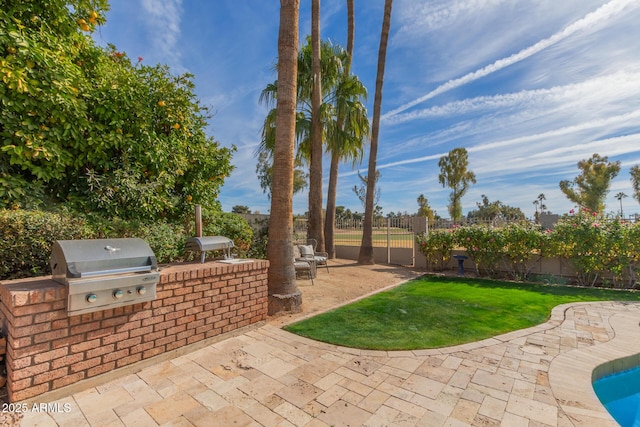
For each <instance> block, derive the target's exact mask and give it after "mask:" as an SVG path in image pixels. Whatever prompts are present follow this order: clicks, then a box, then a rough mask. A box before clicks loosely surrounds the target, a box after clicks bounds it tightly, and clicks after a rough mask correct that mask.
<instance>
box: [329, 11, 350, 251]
mask: <svg viewBox="0 0 640 427" xmlns="http://www.w3.org/2000/svg"><path fill="white" fill-rule="evenodd" d="M354 10H355V8H354V4H353V0H347V53H348V54H349V58H348V59H347V62H346V63H345V65H344V75H345V76H349V74H351V62H352V60H353V41H354V39H355V12H354ZM337 126H338V129H342V127H343V126H344V123H343V118H342V117H338V124H337ZM339 164H340V154H339V153H338V152H333V151H332V152H331V166H330V167H329V187H328V189H327V209H326V211H325V212H326V217H325V223H324V239H325V251H326V252H327V255H328V258H329V259H334V258H335V257H336V244H335V223H336V197H337V191H338V165H339Z"/></svg>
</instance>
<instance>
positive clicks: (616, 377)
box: [593, 366, 640, 427]
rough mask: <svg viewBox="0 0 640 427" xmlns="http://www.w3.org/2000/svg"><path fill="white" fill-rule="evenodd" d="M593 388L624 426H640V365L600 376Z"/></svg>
mask: <svg viewBox="0 0 640 427" xmlns="http://www.w3.org/2000/svg"><path fill="white" fill-rule="evenodd" d="M593 390H594V391H595V392H596V395H597V396H598V398H599V399H600V402H602V404H603V405H604V407H605V408H607V411H609V413H610V414H611V416H612V417H613V418H614V419H615V420H616V421H617V422H618V424H620V425H621V426H622V427H640V366H638V367H636V368H633V369H629V370H627V371H622V372H617V373H615V374H611V375H607V376H606V377H603V378H600V379H599V380H597V381H595V382H594V383H593Z"/></svg>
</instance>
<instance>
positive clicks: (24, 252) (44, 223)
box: [0, 210, 92, 280]
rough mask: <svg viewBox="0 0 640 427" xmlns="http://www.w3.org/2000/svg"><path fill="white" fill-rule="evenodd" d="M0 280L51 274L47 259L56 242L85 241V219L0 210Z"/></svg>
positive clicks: (88, 231)
mask: <svg viewBox="0 0 640 427" xmlns="http://www.w3.org/2000/svg"><path fill="white" fill-rule="evenodd" d="M0 232H1V235H2V239H1V240H0V279H2V280H6V279H18V278H22V277H30V276H40V275H45V274H50V273H51V268H50V266H49V257H50V255H51V248H52V246H53V242H54V241H56V240H68V239H85V238H89V237H91V234H92V233H91V231H90V230H89V229H88V227H87V223H86V221H85V220H84V219H82V218H79V217H77V216H73V215H70V214H66V213H52V212H43V211H25V210H0Z"/></svg>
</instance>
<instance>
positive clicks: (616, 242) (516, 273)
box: [417, 209, 640, 288]
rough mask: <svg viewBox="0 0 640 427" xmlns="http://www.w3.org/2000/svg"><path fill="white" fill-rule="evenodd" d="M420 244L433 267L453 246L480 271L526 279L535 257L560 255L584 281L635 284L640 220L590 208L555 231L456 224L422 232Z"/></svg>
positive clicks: (639, 263)
mask: <svg viewBox="0 0 640 427" xmlns="http://www.w3.org/2000/svg"><path fill="white" fill-rule="evenodd" d="M417 243H418V248H419V249H420V251H421V252H422V254H423V255H425V257H426V258H427V261H428V262H429V263H430V264H431V267H437V266H444V263H445V262H446V261H448V260H449V259H450V258H451V252H452V251H453V249H456V248H457V249H463V250H465V251H466V253H467V255H468V256H469V258H470V259H471V260H473V261H474V264H475V266H476V272H477V274H478V275H484V276H489V277H493V276H497V275H499V274H501V272H505V271H506V272H507V274H508V275H509V276H510V278H512V279H516V280H526V279H528V278H529V275H530V272H531V268H532V267H533V264H534V263H533V261H534V260H536V259H538V258H539V257H559V258H561V259H564V260H566V261H568V262H569V263H571V265H572V266H573V268H574V270H575V272H576V277H575V279H576V282H577V283H578V284H579V285H581V286H606V287H616V288H634V287H637V272H638V270H639V269H640V222H628V221H624V220H622V219H620V218H619V217H616V216H613V215H603V214H600V213H597V212H592V211H589V210H587V209H581V210H579V211H577V212H576V211H571V212H570V213H569V214H567V215H564V216H563V217H562V218H561V219H560V220H559V221H558V223H557V224H556V225H555V226H554V228H553V230H544V229H542V228H540V227H539V226H537V225H533V224H530V223H525V222H523V223H519V224H509V225H507V226H505V227H487V226H482V225H470V226H456V227H453V228H451V229H448V230H434V231H430V232H429V233H428V234H423V235H419V236H418V237H417Z"/></svg>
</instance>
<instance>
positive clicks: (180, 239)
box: [0, 210, 253, 280]
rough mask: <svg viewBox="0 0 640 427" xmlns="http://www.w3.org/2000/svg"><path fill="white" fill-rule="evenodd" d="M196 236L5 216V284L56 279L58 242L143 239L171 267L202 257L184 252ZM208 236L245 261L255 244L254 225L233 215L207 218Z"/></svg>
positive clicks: (59, 217) (0, 227)
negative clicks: (223, 240)
mask: <svg viewBox="0 0 640 427" xmlns="http://www.w3.org/2000/svg"><path fill="white" fill-rule="evenodd" d="M192 234H193V227H192V226H191V225H189V226H185V224H174V223H169V222H162V221H157V222H154V223H145V222H141V221H125V220H122V219H118V218H104V217H101V216H99V215H86V216H79V215H77V214H75V213H70V212H45V211H39V210H0V236H1V237H2V238H1V239H0V280H9V279H18V278H23V277H33V276H42V275H48V274H51V269H50V266H49V256H50V255H51V248H52V246H53V242H55V241H56V240H74V239H98V238H121V237H139V238H141V239H144V240H145V241H147V243H149V246H150V247H151V249H152V250H153V252H154V254H155V255H156V258H157V259H158V263H160V264H166V263H175V262H182V261H190V260H193V259H196V258H197V257H198V254H194V253H185V251H184V245H185V242H186V239H187V238H188V237H190V236H191V235H192ZM204 234H205V235H222V236H226V237H229V238H230V239H232V240H233V241H234V244H235V246H236V250H235V252H236V253H237V254H238V255H240V256H243V255H245V254H246V253H247V251H248V250H249V246H250V244H251V241H252V238H253V231H252V230H251V227H250V226H249V224H247V222H246V221H245V220H244V219H243V218H242V217H240V216H239V215H236V214H233V213H219V214H217V215H209V216H208V217H206V218H205V219H204Z"/></svg>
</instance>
